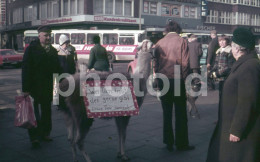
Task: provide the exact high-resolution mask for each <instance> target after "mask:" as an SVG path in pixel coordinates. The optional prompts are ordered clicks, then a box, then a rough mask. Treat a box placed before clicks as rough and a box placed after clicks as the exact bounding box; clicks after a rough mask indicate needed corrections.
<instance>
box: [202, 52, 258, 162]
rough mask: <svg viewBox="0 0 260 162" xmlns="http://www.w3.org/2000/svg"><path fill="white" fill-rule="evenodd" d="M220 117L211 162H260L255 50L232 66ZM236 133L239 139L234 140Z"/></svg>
mask: <svg viewBox="0 0 260 162" xmlns="http://www.w3.org/2000/svg"><path fill="white" fill-rule="evenodd" d="M219 104H220V105H219V108H220V111H219V120H218V123H217V126H216V128H215V131H214V133H213V136H212V139H211V142H210V146H209V150H208V157H207V162H259V161H260V61H259V60H258V58H257V55H256V54H255V53H250V54H248V55H244V56H241V57H240V58H239V59H238V60H237V61H236V62H235V63H234V64H233V66H232V69H231V72H230V75H229V76H228V77H227V79H226V81H225V83H224V88H223V94H222V97H221V99H220V103H219ZM230 134H233V135H235V136H237V137H239V138H240V141H239V142H230V141H229V136H230Z"/></svg>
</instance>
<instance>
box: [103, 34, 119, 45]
mask: <svg viewBox="0 0 260 162" xmlns="http://www.w3.org/2000/svg"><path fill="white" fill-rule="evenodd" d="M117 42H118V34H103V44H117Z"/></svg>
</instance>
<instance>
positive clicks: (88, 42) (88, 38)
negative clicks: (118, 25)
mask: <svg viewBox="0 0 260 162" xmlns="http://www.w3.org/2000/svg"><path fill="white" fill-rule="evenodd" d="M94 36H99V34H96V33H95V34H88V35H87V44H94V42H93V38H94ZM100 41H101V40H100Z"/></svg>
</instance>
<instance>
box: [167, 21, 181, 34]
mask: <svg viewBox="0 0 260 162" xmlns="http://www.w3.org/2000/svg"><path fill="white" fill-rule="evenodd" d="M165 32H166V33H169V32H176V33H178V34H180V33H181V32H182V29H181V27H180V25H179V24H178V23H176V22H175V21H173V20H172V21H170V22H169V23H168V24H167V25H166V27H165Z"/></svg>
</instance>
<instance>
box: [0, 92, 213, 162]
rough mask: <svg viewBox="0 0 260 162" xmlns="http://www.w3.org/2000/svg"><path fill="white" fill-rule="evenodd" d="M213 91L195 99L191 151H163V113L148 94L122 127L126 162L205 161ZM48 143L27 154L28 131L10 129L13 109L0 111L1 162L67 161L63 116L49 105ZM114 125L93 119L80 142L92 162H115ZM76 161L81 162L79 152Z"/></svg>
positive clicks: (12, 127) (190, 131)
mask: <svg viewBox="0 0 260 162" xmlns="http://www.w3.org/2000/svg"><path fill="white" fill-rule="evenodd" d="M217 102H218V91H209V92H208V96H207V97H199V99H198V100H197V102H196V103H197V107H198V109H199V112H200V116H201V119H193V118H190V117H189V123H188V124H189V139H190V144H191V145H194V146H195V147H196V148H195V150H192V151H188V152H178V151H173V152H168V151H167V149H166V148H165V145H164V144H163V142H162V109H161V105H160V102H159V101H157V99H156V98H155V97H152V96H147V97H146V99H145V103H144V105H143V107H142V108H141V110H140V115H139V116H134V117H132V118H131V120H130V123H129V127H128V129H127V138H126V154H127V155H128V156H129V157H130V158H131V162H204V161H205V160H206V154H207V149H208V144H209V140H210V137H211V135H212V132H213V129H214V127H215V124H214V122H215V121H216V120H217ZM52 113H53V129H52V133H51V137H53V139H54V140H53V142H50V143H43V142H42V143H41V146H42V147H41V149H38V150H31V149H30V147H31V145H30V143H29V138H28V135H27V131H26V130H25V129H22V128H17V127H14V124H13V119H14V109H13V108H9V109H3V110H0V161H1V162H5V161H8V162H16V161H17V162H23V161H24V162H46V161H47V162H67V161H72V153H71V148H70V145H69V142H68V141H67V133H66V127H65V122H64V119H63V114H62V113H61V112H60V111H58V110H56V107H53V111H52ZM117 138H118V137H117V131H116V126H115V122H114V120H113V119H111V120H102V119H95V121H94V123H93V126H92V127H91V130H90V132H89V133H88V135H87V137H86V140H85V148H86V151H87V152H88V154H89V155H90V158H91V159H92V161H93V162H119V161H120V160H118V159H117V158H116V155H117V147H118V142H117ZM78 159H79V161H80V162H84V159H83V156H82V155H81V154H80V153H79V152H78Z"/></svg>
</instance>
